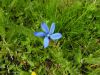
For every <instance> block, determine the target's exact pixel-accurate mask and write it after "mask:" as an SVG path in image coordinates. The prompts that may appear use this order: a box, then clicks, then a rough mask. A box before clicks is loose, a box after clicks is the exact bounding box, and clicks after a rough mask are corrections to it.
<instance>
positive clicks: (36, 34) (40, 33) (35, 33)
mask: <svg viewBox="0 0 100 75" xmlns="http://www.w3.org/2000/svg"><path fill="white" fill-rule="evenodd" d="M34 35H35V36H38V37H44V36H45V35H46V34H45V33H44V32H34Z"/></svg>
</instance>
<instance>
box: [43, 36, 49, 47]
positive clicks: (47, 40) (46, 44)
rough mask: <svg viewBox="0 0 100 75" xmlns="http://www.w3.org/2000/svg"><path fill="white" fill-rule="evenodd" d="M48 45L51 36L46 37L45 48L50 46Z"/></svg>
mask: <svg viewBox="0 0 100 75" xmlns="http://www.w3.org/2000/svg"><path fill="white" fill-rule="evenodd" d="M48 45H49V38H48V37H45V38H44V48H46V47H48Z"/></svg>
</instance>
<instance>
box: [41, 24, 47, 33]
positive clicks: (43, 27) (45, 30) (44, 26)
mask: <svg viewBox="0 0 100 75" xmlns="http://www.w3.org/2000/svg"><path fill="white" fill-rule="evenodd" d="M41 28H42V30H43V31H44V32H46V33H49V28H48V26H47V25H46V23H44V22H43V23H42V24H41Z"/></svg>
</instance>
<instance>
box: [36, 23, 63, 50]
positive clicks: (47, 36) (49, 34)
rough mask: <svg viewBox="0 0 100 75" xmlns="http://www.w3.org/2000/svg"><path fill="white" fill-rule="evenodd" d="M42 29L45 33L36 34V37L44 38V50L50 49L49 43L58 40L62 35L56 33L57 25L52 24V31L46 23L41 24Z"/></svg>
mask: <svg viewBox="0 0 100 75" xmlns="http://www.w3.org/2000/svg"><path fill="white" fill-rule="evenodd" d="M41 28H42V30H43V31H44V32H34V35H35V36H38V37H44V48H46V47H48V45H49V41H50V40H51V39H52V40H58V39H60V38H61V37H62V35H61V33H54V30H55V23H52V25H51V27H50V30H49V28H48V26H47V25H46V23H44V22H43V23H41Z"/></svg>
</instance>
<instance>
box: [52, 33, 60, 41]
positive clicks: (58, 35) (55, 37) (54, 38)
mask: <svg viewBox="0 0 100 75" xmlns="http://www.w3.org/2000/svg"><path fill="white" fill-rule="evenodd" d="M61 37H62V35H61V33H55V34H52V35H50V38H51V39H52V40H57V39H60V38H61Z"/></svg>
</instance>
